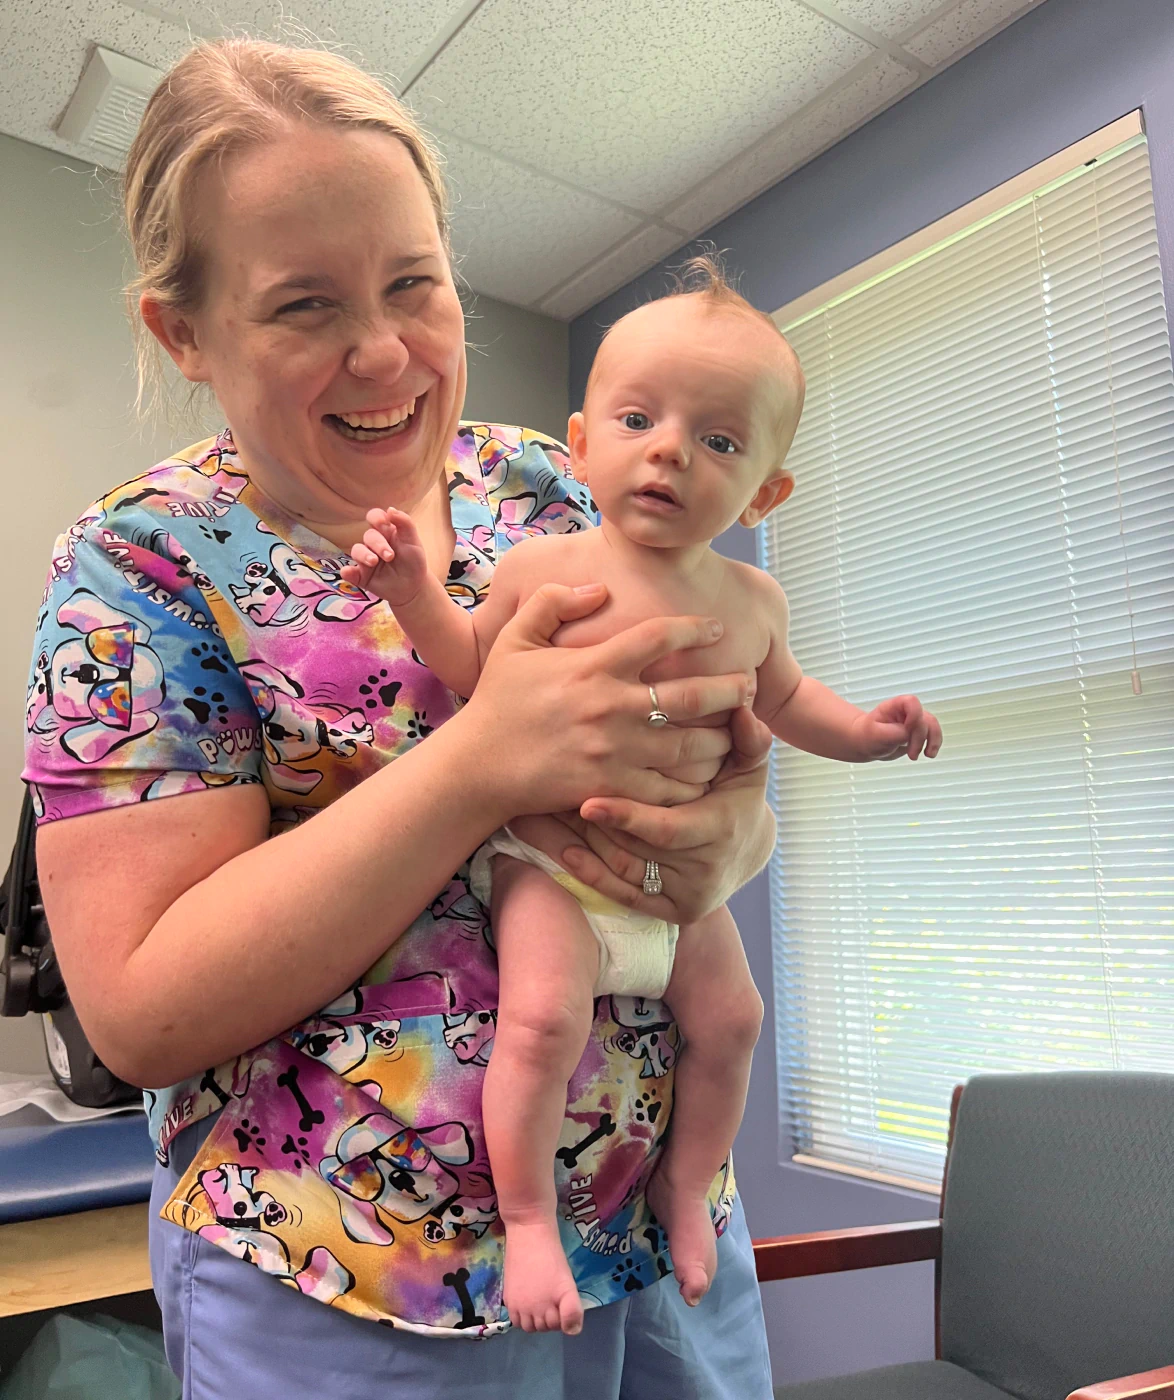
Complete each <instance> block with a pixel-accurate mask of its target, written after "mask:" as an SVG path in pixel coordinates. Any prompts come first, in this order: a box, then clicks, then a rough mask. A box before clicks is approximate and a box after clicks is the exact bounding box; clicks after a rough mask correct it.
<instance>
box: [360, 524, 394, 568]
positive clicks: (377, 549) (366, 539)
mask: <svg viewBox="0 0 1174 1400" xmlns="http://www.w3.org/2000/svg"><path fill="white" fill-rule="evenodd" d="M385 528H386V533H384V531H381V530H368V531H367V533H366V534H365V535H364V536H363V540H362V544H357V545H356V546H355V548H354V549H353V550H351V554H352V556H353V557H354V558H356V559H357V558H358V557H359V556H358V554H357V553H356V551H357V550H359V549H361V548H363V547H364V546H365V547H366V549H367V551H368V553H369V554H370V555H371V556H372V558H373V559H374V561H375V564H379V563H380V561H382V562H383V563H384V564H390V563H391V562H392V561H393V560H394V559H395V550H394V549H393V548H392V545H393V544H394V543H395V539H396V533H395V526H394V525H388V526H387V527H385Z"/></svg>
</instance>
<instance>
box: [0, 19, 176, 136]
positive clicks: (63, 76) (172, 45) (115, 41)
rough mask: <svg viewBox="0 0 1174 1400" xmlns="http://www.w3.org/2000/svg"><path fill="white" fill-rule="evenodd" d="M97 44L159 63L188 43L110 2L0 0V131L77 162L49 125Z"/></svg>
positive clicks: (169, 28)
mask: <svg viewBox="0 0 1174 1400" xmlns="http://www.w3.org/2000/svg"><path fill="white" fill-rule="evenodd" d="M93 43H98V44H102V45H104V46H105V47H106V48H108V49H114V50H115V51H116V52H117V53H124V54H126V55H128V57H130V58H137V59H139V60H140V61H141V62H143V63H149V64H153V65H154V66H155V67H157V68H167V67H169V66H170V65H171V64H172V63H174V62H175V60H176V59H177V58H179V57H180V56H181V55H182V54H183V53H185V52H186V51H187V49H188V48H189V46H190V40H189V39H188V36H187V32H186V31H185V30H183V29H180V28H179V27H178V26H176V25H174V24H170V23H168V22H167V21H165V20H160V19H155V18H153V17H151V16H148V15H143V14H141V13H139V11H137V10H132V9H131V8H130V7H129V6H127V5H120V4H117V3H115V2H114V0H75V3H73V4H69V3H66V0H25V3H24V4H22V5H12V6H0V130H3V131H6V132H8V133H9V134H10V135H12V136H19V137H20V138H21V139H22V140H25V141H31V142H33V143H34V144H36V145H40V146H49V147H51V148H52V149H54V150H58V151H63V152H65V153H66V154H69V155H76V156H79V157H80V158H81V159H83V160H85V159H86V158H87V157H86V153H85V152H84V151H83V150H81V149H80V147H75V146H72V145H70V144H69V143H68V142H65V141H62V140H60V139H59V138H58V136H57V134H56V132H55V131H54V130H53V124H54V122H56V121H57V119H58V117H60V115H61V113H62V111H63V110H64V108H65V105H66V103H67V102H68V101H69V99H70V96H71V95H72V93H73V90H74V88H75V87H77V83H78V79H79V78H80V77H81V75H82V69H83V68H84V67H85V62H86V55H87V53H88V52H89V48H90V45H91V44H93Z"/></svg>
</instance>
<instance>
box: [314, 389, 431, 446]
mask: <svg viewBox="0 0 1174 1400" xmlns="http://www.w3.org/2000/svg"><path fill="white" fill-rule="evenodd" d="M423 398H424V395H423V394H420V395H418V396H417V397H416V398H414V399H410V400H409V401H408V402H407V403H405V404H400V405H399V407H397V408H387V409H378V410H376V411H374V412H370V413H328V414H326V421H327V422H328V423H329V424H330V426H331V427H332V428H333V429H334V430H335V432H337V433H338V434H339V435H340V436H341V437H344V438H349V439H350V441H351V442H380V441H382V440H383V439H384V438H391V437H398V436H399V435H400V434H401V433H405V432H407V430H408V428H409V427H411V424H412V419H413V418H414V416H415V413H416V407H417V405H418V404H419V403H420V402H421V401H422V400H423Z"/></svg>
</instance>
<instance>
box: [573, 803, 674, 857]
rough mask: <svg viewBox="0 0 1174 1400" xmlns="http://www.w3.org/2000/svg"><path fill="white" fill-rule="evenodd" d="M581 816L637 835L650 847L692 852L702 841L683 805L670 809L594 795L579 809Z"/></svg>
mask: <svg viewBox="0 0 1174 1400" xmlns="http://www.w3.org/2000/svg"><path fill="white" fill-rule="evenodd" d="M579 815H580V816H581V817H582V818H583V819H584V820H585V821H589V822H591V824H592V825H593V826H603V827H607V828H609V829H610V830H612V831H615V832H623V833H625V835H628V836H633V837H635V838H636V839H637V840H638V841H642V842H644V843H645V844H646V845H647V846H648V847H649V849H650V850H656V851H688V850H692V849H693V848H694V847H696V846H698V845H700V844H702V842H701V841H700V840H698V839H697V833H696V832H695V831H694V829H693V823H691V822H690V821H689V819H688V816H687V814H686V811H685V809H683V808H681V807H675V808H673V809H672V811H671V812H670V811H669V810H667V809H666V808H663V807H659V806H653V805H651V804H649V803H646V802H633V801H632V800H631V799H630V798H627V797H591V798H588V800H587V801H586V802H584V803H583V805H582V806H581V807H580V808H579Z"/></svg>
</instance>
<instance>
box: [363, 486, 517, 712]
mask: <svg viewBox="0 0 1174 1400" xmlns="http://www.w3.org/2000/svg"><path fill="white" fill-rule="evenodd" d="M367 522H368V524H369V525H370V526H371V528H370V529H369V530H368V531H367V533H366V534H365V535H364V536H363V538H362V540H361V541H360V542H359V543H358V544H356V545H355V547H354V549H353V550H352V551H351V557H352V558H353V559H354V561H355V562H354V563H353V564H349V565H347V566H346V567H345V568H344V569H343V570H342V576H343V578H344V579H346V580H347V582H348V583H353V584H355V585H357V586H358V587H359V588H365V589H367V590H368V591H369V592H371V593H374V594H376V595H377V596H378V597H380V598H382V599H383V600H384V601H385V602H387V603H389V604H390V605H391V609H392V611H393V612H394V613H395V618H396V621H397V622H398V623H399V625H400V626H401V627H402V628H403V629H404V632H405V633H406V634H407V637H408V640H409V641H410V642H411V644H412V646H413V647H414V648H415V650H416V654H417V656H419V658H420V660H421V661H423V663H424V664H425V666H427V667H428V669H429V670H430V671H432V672H433V673H434V674H435V675H436V676H437V677H438V678H439V679H440V680H441V681H442V682H443V683H444V684H445V685H446V686H448V688H449V690H452V691H455V692H456V693H457V694H458V695H466V696H467V695H472V693H473V690H474V687H475V686H476V684H477V679H478V677H479V676H480V674H481V668H482V666H483V665H484V664H485V658H486V657H487V656H488V655H489V648H490V647H491V646H492V645H493V642H494V640H495V639H496V637H497V634H498V633H499V632H500V631H501V629H502V628H503V627H504V626H505V624H506V623H507V622H508V621H509V620H510V618H511V617H513V615H514V613H515V612H516V611H517V608H518V589H517V581H516V574H517V570H516V567H513V566H511V567H507V561H508V560H509V559H510V557H511V555H512V554H513V553H514V551H513V550H511V551H510V553H509V554H506V555H505V556H504V557H503V559H502V561H501V563H500V564H499V565H498V566H497V569H496V570H495V571H494V577H493V585H492V587H491V588H490V590H489V596H488V597H487V598H486V600H485V602H484V603H482V604H481V606H480V607H479V608H476V609H474V610H473V611H469V610H467V609H465V608H463V607H461V606H460V605H459V604H458V603H456V602H454V600H453V599H452V598H450V597H449V595H448V591H447V589H446V588H445V586H444V585H443V584H442V583H441V582H440V580H439V579H438V578H437V577H436V576H435V575H434V574H433V573H432V572H431V570H430V569H429V568H428V559H427V556H426V555H425V553H424V546H423V544H422V543H421V540H420V535H419V532H418V531H417V529H416V526H415V522H414V521H413V520H412V517H411V516H410V515H406V514H405V513H404V512H403V511H399V510H394V509H388V510H373V511H369V512H368V514H367ZM519 547H520V546H519Z"/></svg>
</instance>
